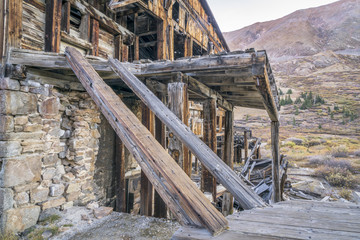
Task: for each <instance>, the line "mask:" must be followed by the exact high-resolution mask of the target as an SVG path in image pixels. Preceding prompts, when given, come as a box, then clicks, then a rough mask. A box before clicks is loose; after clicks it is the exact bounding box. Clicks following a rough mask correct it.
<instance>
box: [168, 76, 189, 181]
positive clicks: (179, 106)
mask: <svg viewBox="0 0 360 240" xmlns="http://www.w3.org/2000/svg"><path fill="white" fill-rule="evenodd" d="M168 98H169V100H168V101H169V102H168V105H169V109H170V110H171V111H172V112H173V113H174V114H175V115H176V116H177V117H178V118H179V119H180V120H181V121H182V122H183V123H184V124H185V125H186V126H188V125H189V124H188V121H189V97H188V92H187V84H186V83H182V82H174V83H169V84H168ZM168 138H169V146H168V150H169V154H170V156H171V157H172V158H174V159H175V161H176V162H177V163H178V164H179V166H180V167H181V168H182V169H184V171H185V173H186V174H187V175H188V176H191V162H190V159H189V149H188V148H187V147H186V146H185V145H184V144H183V143H182V142H181V141H180V140H179V139H178V138H177V137H176V136H175V134H174V133H173V132H171V131H169V135H168Z"/></svg>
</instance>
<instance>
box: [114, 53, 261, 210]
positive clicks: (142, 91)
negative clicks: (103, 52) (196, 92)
mask: <svg viewBox="0 0 360 240" xmlns="http://www.w3.org/2000/svg"><path fill="white" fill-rule="evenodd" d="M109 63H110V65H111V67H112V68H113V70H114V71H115V72H116V73H117V74H118V75H119V77H120V78H121V79H122V80H123V81H124V82H125V83H126V84H127V85H128V86H129V87H130V88H131V89H132V90H133V92H134V93H135V94H136V95H137V96H138V97H139V98H140V99H141V100H142V101H143V102H144V103H145V104H146V105H147V106H148V107H149V108H150V109H151V110H152V111H153V112H154V113H155V114H156V116H157V117H159V119H161V121H162V122H163V123H164V124H165V125H166V126H167V127H168V128H169V129H170V130H171V131H173V132H174V134H175V135H176V136H177V137H178V138H179V139H180V140H181V141H182V142H183V143H184V144H185V145H186V146H187V147H188V148H189V150H190V151H191V152H192V153H193V154H194V155H195V156H196V157H197V158H198V159H199V160H200V161H201V162H202V164H204V165H205V166H206V167H207V169H208V170H209V171H210V172H211V173H212V174H213V175H214V176H215V177H216V178H217V180H218V181H219V182H220V183H221V184H223V185H224V186H225V187H226V189H227V190H228V191H229V192H231V193H232V194H233V195H234V197H235V198H236V200H238V201H239V203H240V205H241V206H242V207H243V208H244V209H251V208H255V207H258V206H265V205H266V204H265V203H264V202H263V200H262V199H261V198H260V197H259V196H258V195H257V194H256V193H255V192H254V191H253V190H251V189H250V188H248V187H247V186H246V184H245V183H244V182H243V181H242V180H241V178H240V177H239V176H237V175H236V174H235V172H234V171H233V170H232V169H231V168H230V167H229V166H227V165H226V164H225V163H224V162H223V161H222V160H221V159H220V158H219V157H218V156H217V155H216V154H215V153H214V152H213V151H212V150H211V149H210V148H209V147H207V146H206V144H204V142H203V141H201V140H200V139H199V138H198V137H197V136H196V135H195V134H194V133H192V132H191V129H190V128H189V127H187V126H186V125H185V124H184V123H182V122H181V120H180V119H178V118H177V117H176V115H175V114H174V113H172V112H171V111H170V110H169V109H168V108H167V107H166V106H165V105H164V104H163V103H162V102H161V101H160V100H159V99H158V98H157V97H156V96H155V95H154V94H152V93H151V92H149V91H148V90H147V88H146V86H145V85H144V84H143V83H142V82H141V81H140V80H139V79H138V78H136V77H135V76H134V75H133V74H132V73H131V72H129V71H128V70H127V69H126V67H125V65H123V64H122V63H120V62H119V61H118V60H114V59H111V58H110V59H109Z"/></svg>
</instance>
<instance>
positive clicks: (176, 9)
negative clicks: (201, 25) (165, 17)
mask: <svg viewBox="0 0 360 240" xmlns="http://www.w3.org/2000/svg"><path fill="white" fill-rule="evenodd" d="M179 10H180V6H179V3H178V2H175V3H174V5H173V10H172V11H173V12H172V18H173V20H175V21H176V22H177V23H179V21H180V17H179V16H180V14H179Z"/></svg>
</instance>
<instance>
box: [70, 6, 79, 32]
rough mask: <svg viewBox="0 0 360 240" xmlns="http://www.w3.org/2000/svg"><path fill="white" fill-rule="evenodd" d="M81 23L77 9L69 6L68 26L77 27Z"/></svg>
mask: <svg viewBox="0 0 360 240" xmlns="http://www.w3.org/2000/svg"><path fill="white" fill-rule="evenodd" d="M80 24H81V13H80V11H79V10H77V9H76V8H74V7H73V6H71V9H70V26H71V27H73V28H76V29H79V27H80Z"/></svg>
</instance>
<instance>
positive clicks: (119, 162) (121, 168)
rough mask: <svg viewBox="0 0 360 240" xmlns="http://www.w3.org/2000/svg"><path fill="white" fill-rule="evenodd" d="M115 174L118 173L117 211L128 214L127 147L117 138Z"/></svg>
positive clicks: (116, 181)
mask: <svg viewBox="0 0 360 240" xmlns="http://www.w3.org/2000/svg"><path fill="white" fill-rule="evenodd" d="M115 141H116V143H115V149H116V154H115V172H116V180H115V186H116V204H115V205H116V211H118V212H126V181H125V146H124V144H123V143H122V142H121V140H120V138H119V137H118V136H116V140H115Z"/></svg>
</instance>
